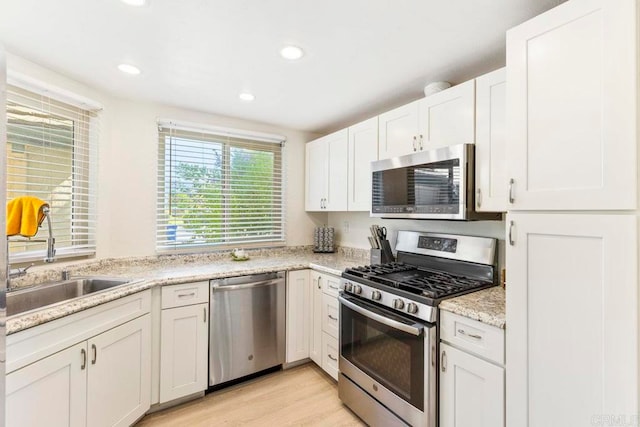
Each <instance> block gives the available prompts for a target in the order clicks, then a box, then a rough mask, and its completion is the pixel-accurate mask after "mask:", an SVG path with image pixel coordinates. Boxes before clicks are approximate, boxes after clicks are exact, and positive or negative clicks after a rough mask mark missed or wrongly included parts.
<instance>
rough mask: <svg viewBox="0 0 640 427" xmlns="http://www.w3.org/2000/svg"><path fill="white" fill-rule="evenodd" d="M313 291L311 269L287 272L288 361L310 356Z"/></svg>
mask: <svg viewBox="0 0 640 427" xmlns="http://www.w3.org/2000/svg"><path fill="white" fill-rule="evenodd" d="M311 292H312V290H311V281H310V280H309V270H298V271H290V272H289V273H288V274H287V315H286V318H287V320H286V323H287V354H286V362H287V363H292V362H297V361H299V360H303V359H306V358H308V357H309V349H310V341H311V320H312V319H311V314H310V308H311V304H312V295H311Z"/></svg>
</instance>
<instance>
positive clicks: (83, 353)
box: [80, 348, 87, 371]
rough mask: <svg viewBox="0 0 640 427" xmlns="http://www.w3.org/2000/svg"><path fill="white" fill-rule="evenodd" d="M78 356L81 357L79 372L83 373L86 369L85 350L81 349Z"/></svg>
mask: <svg viewBox="0 0 640 427" xmlns="http://www.w3.org/2000/svg"><path fill="white" fill-rule="evenodd" d="M80 354H81V355H82V365H80V370H81V371H83V370H84V369H85V368H86V367H87V350H85V349H84V348H83V349H82V350H80Z"/></svg>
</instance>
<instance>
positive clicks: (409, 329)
mask: <svg viewBox="0 0 640 427" xmlns="http://www.w3.org/2000/svg"><path fill="white" fill-rule="evenodd" d="M338 300H339V301H340V304H344V305H345V306H347V307H349V308H350V309H351V310H353V311H355V312H356V313H360V314H362V315H363V316H364V317H368V318H369V319H371V320H375V321H376V322H380V323H382V324H383V325H387V326H389V327H390V328H393V329H397V330H400V331H403V332H406V333H408V334H411V335H415V336H420V334H421V333H422V325H420V324H416V325H407V324H405V323H402V322H398V321H396V320H393V319H389V318H388V317H384V316H381V315H379V314H377V313H373V312H371V311H369V310H367V309H365V308H362V307H360V306H359V305H357V304H354V303H352V302H351V301H349V300H346V299H344V298H343V297H341V296H338Z"/></svg>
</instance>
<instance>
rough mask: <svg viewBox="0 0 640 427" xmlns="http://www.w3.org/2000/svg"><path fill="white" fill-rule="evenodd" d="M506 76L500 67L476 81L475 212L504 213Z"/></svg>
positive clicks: (505, 201) (505, 188) (505, 181)
mask: <svg viewBox="0 0 640 427" xmlns="http://www.w3.org/2000/svg"><path fill="white" fill-rule="evenodd" d="M506 89H507V74H506V70H505V69H504V68H501V69H499V70H496V71H493V72H491V73H489V74H485V75H483V76H480V77H478V78H477V79H476V165H475V166H476V210H477V211H479V212H506V210H507V184H506V183H507V180H508V178H507V145H506V138H505V128H506Z"/></svg>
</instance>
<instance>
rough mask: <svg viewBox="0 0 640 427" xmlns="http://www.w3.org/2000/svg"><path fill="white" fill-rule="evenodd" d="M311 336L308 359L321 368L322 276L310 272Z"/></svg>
mask: <svg viewBox="0 0 640 427" xmlns="http://www.w3.org/2000/svg"><path fill="white" fill-rule="evenodd" d="M310 275H311V315H312V317H311V324H310V325H309V326H310V328H311V334H310V337H309V357H310V358H311V360H313V361H314V362H315V363H316V365H318V366H322V295H323V293H322V274H320V273H318V272H315V271H311V272H310Z"/></svg>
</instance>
